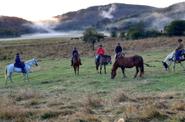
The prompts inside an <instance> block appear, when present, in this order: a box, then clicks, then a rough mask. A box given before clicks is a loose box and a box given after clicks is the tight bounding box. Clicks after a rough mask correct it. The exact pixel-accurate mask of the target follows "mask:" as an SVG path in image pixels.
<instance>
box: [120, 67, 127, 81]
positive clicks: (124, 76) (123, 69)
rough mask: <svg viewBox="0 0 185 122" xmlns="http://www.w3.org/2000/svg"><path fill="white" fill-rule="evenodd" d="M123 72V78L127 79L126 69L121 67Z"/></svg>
mask: <svg viewBox="0 0 185 122" xmlns="http://www.w3.org/2000/svg"><path fill="white" fill-rule="evenodd" d="M121 70H122V74H123V78H126V77H127V76H126V75H125V68H124V67H121Z"/></svg>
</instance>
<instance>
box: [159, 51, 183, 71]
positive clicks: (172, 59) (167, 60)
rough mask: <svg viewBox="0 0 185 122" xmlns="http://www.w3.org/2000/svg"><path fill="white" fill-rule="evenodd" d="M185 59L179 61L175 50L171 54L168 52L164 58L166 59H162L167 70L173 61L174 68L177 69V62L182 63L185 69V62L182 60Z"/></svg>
mask: <svg viewBox="0 0 185 122" xmlns="http://www.w3.org/2000/svg"><path fill="white" fill-rule="evenodd" d="M184 60H185V59H182V60H180V61H179V62H177V61H176V60H175V50H174V51H172V52H171V53H170V54H168V55H167V56H166V58H165V59H164V61H162V63H163V66H164V68H165V70H166V71H167V70H168V69H169V67H170V65H171V64H172V63H173V70H174V71H175V64H176V63H180V65H181V66H182V67H183V69H184V70H185V67H184V66H183V64H182V63H181V61H184Z"/></svg>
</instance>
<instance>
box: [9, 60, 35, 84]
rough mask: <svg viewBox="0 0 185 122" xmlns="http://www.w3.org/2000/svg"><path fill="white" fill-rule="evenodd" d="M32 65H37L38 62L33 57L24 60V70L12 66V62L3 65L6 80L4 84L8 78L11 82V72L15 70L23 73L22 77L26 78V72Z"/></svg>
mask: <svg viewBox="0 0 185 122" xmlns="http://www.w3.org/2000/svg"><path fill="white" fill-rule="evenodd" d="M33 65H36V66H38V63H37V60H36V59H35V58H33V59H31V60H28V61H26V62H25V68H24V70H25V71H24V72H23V71H22V69H21V68H17V67H15V66H14V64H13V63H12V64H9V65H7V66H6V67H5V80H6V84H7V81H8V80H10V81H11V82H13V80H12V74H13V73H14V72H17V73H23V75H24V79H25V80H28V81H29V79H28V73H29V72H30V70H31V68H32V66H33Z"/></svg>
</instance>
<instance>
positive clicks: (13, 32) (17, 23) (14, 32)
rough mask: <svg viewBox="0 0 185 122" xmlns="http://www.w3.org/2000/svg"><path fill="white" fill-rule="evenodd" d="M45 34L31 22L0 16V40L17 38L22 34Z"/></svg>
mask: <svg viewBox="0 0 185 122" xmlns="http://www.w3.org/2000/svg"><path fill="white" fill-rule="evenodd" d="M37 32H46V31H45V30H44V29H42V28H39V27H36V26H35V25H34V23H32V22H31V21H28V20H25V19H22V18H18V17H9V16H0V38H5V37H18V36H21V35H22V34H29V33H37Z"/></svg>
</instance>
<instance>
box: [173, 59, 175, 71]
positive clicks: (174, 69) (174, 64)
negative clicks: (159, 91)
mask: <svg viewBox="0 0 185 122" xmlns="http://www.w3.org/2000/svg"><path fill="white" fill-rule="evenodd" d="M173 71H174V72H175V61H174V64H173Z"/></svg>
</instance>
